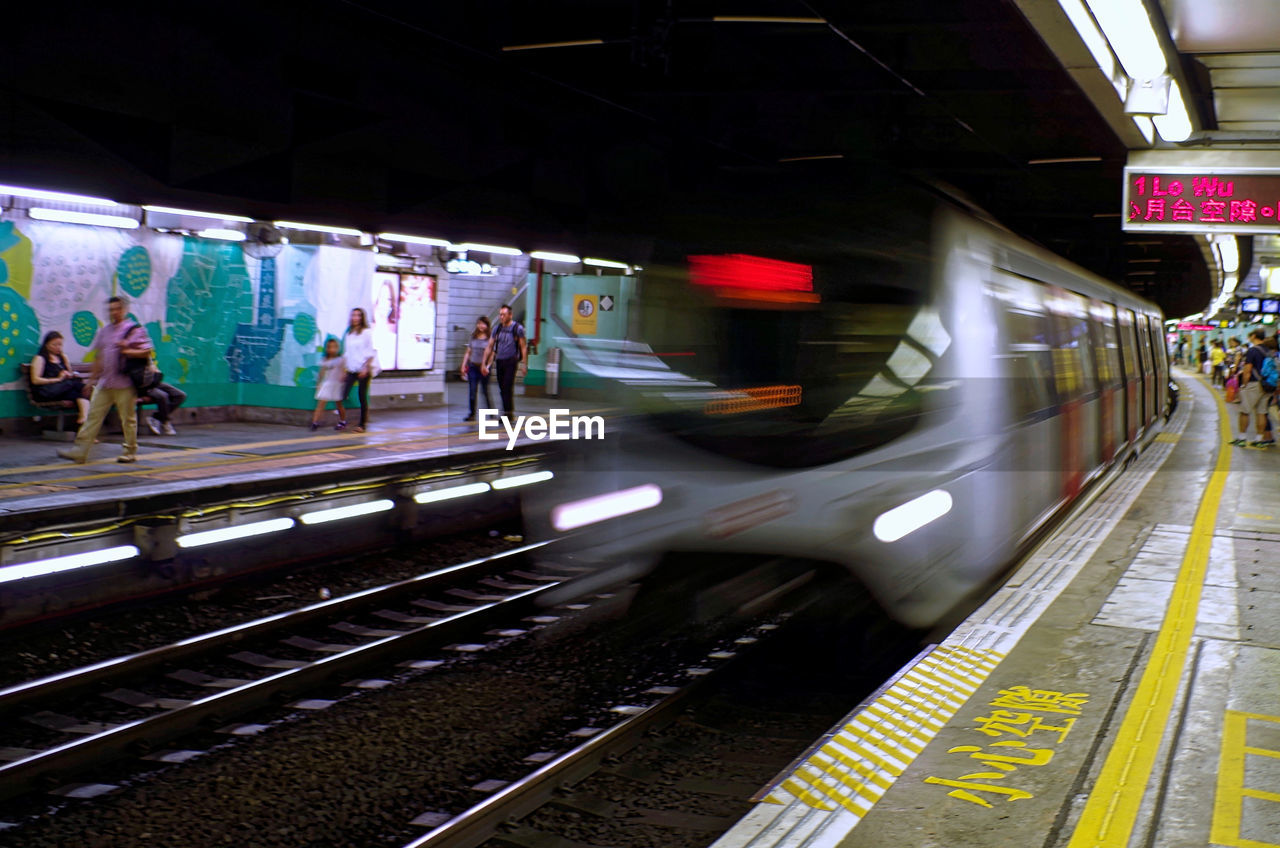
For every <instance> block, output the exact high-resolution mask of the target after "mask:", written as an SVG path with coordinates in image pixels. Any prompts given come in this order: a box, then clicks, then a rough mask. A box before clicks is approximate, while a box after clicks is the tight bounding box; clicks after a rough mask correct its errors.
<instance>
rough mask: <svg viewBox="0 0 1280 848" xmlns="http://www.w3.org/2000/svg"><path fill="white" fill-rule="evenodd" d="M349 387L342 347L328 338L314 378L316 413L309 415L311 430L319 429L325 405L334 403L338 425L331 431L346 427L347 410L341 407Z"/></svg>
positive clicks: (336, 341) (334, 340) (333, 339)
mask: <svg viewBox="0 0 1280 848" xmlns="http://www.w3.org/2000/svg"><path fill="white" fill-rule="evenodd" d="M348 391H350V387H349V386H348V385H347V366H346V362H345V361H344V360H343V358H342V346H341V345H339V344H338V340H337V339H335V338H330V339H329V340H328V341H326V342H325V343H324V361H323V362H321V363H320V375H319V376H318V377H317V378H316V411H315V412H313V413H312V414H311V429H312V430H319V429H320V417H321V416H322V415H324V407H325V404H327V403H329V402H330V401H335V402H337V404H338V423H337V424H335V425H333V429H335V430H342V429H345V428H346V426H347V410H346V409H345V408H344V407H343V406H342V401H343V400H344V399H345V398H346V396H347V392H348Z"/></svg>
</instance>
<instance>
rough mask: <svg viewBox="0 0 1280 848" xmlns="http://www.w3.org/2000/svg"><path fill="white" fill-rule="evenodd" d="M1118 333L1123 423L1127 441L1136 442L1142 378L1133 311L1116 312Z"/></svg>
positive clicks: (1121, 310)
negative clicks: (1122, 381) (1134, 336)
mask: <svg viewBox="0 0 1280 848" xmlns="http://www.w3.org/2000/svg"><path fill="white" fill-rule="evenodd" d="M1117 317H1118V321H1117V325H1118V329H1119V331H1120V368H1121V375H1122V379H1123V380H1124V423H1125V435H1126V437H1127V440H1128V441H1129V442H1131V443H1134V444H1136V443H1137V441H1138V415H1139V409H1138V407H1139V406H1140V401H1139V397H1138V393H1139V392H1140V391H1141V389H1142V376H1141V374H1139V372H1138V350H1137V347H1136V346H1135V345H1134V342H1133V310H1131V309H1119V310H1117Z"/></svg>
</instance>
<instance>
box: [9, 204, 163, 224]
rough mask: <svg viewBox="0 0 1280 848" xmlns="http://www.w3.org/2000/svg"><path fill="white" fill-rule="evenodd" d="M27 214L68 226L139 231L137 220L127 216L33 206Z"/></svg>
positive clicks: (39, 219)
mask: <svg viewBox="0 0 1280 848" xmlns="http://www.w3.org/2000/svg"><path fill="white" fill-rule="evenodd" d="M27 214H28V215H30V216H31V217H32V218H35V219H36V220H37V221H61V222H63V223H66V224H89V225H90V226H94V227H119V228H120V229H122V230H136V229H138V221H137V219H136V218H130V217H128V216H127V215H103V214H100V213H97V212H70V211H68V210H66V209H46V208H44V207H43V206H32V207H31V208H30V209H28V210H27Z"/></svg>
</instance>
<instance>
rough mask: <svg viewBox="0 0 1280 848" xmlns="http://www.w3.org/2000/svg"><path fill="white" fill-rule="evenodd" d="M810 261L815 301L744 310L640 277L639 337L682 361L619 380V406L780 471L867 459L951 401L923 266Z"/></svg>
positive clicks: (898, 261) (672, 272) (685, 278)
mask: <svg viewBox="0 0 1280 848" xmlns="http://www.w3.org/2000/svg"><path fill="white" fill-rule="evenodd" d="M735 258H736V259H737V260H738V261H739V262H740V263H741V262H746V261H747V260H749V259H750V257H746V256H740V255H739V256H735ZM817 258H818V257H812V258H811V262H810V263H805V267H807V268H808V269H809V271H810V273H811V274H812V289H813V301H814V302H789V301H784V300H782V299H778V300H770V299H761V298H754V299H753V298H751V297H749V295H753V294H755V293H756V292H755V291H754V290H747V289H746V288H744V289H743V291H740V292H738V291H729V290H730V288H731V287H730V286H727V285H717V286H707V285H694V284H691V276H690V275H686V274H684V273H683V270H682V269H681V268H679V267H678V266H674V267H673V266H667V267H665V268H654V267H652V266H651V267H650V269H649V270H648V271H646V274H645V277H644V280H643V282H644V285H645V289H644V291H643V293H642V298H641V301H642V303H641V308H642V309H643V310H644V319H643V321H642V330H641V332H642V334H643V335H642V338H643V340H644V342H645V343H646V344H649V345H651V346H652V349H653V350H654V351H655V353H657V354H658V355H659V357H661V356H662V355H663V354H665V353H667V352H668V351H671V352H676V353H679V354H681V355H680V358H678V359H676V358H671V359H668V360H667V364H669V365H670V366H671V368H672V369H673V371H672V373H669V374H668V375H667V377H668V379H667V380H666V382H665V383H656V382H655V383H654V384H652V385H642V384H639V383H637V382H632V383H630V384H629V387H630V390H631V395H630V397H629V399H628V403H629V404H630V405H631V406H632V408H633V409H636V410H638V411H641V412H643V413H644V414H646V415H647V416H649V420H650V421H651V422H652V423H654V424H655V425H657V426H658V427H660V428H661V429H663V430H665V431H666V432H669V433H671V434H673V435H675V436H677V437H679V438H681V439H684V440H685V441H688V442H690V443H693V444H696V445H698V446H699V447H701V448H703V449H706V450H709V451H713V452H715V453H718V454H721V455H724V456H729V457H733V458H736V459H741V460H744V461H750V462H754V463H759V464H762V465H772V466H780V467H803V466H808V465H818V464H824V463H828V462H833V461H836V460H838V459H842V458H845V457H848V456H853V455H856V454H858V453H861V452H864V451H867V450H870V449H871V448H874V447H878V446H880V445H882V444H886V443H888V442H890V441H892V440H894V439H896V438H898V437H899V436H901V435H902V434H904V433H906V432H907V431H909V430H910V429H912V428H913V427H915V426H916V424H917V423H918V422H919V421H920V419H921V417H922V416H923V415H925V414H926V413H928V412H929V411H931V410H934V409H937V408H939V407H940V406H944V405H949V404H951V403H954V402H955V395H956V393H954V392H951V391H949V390H950V389H951V388H954V387H955V386H957V385H958V383H957V382H955V381H952V380H946V379H942V378H940V377H939V376H938V375H939V373H940V371H941V369H940V368H939V365H940V364H941V363H942V362H943V361H944V356H946V355H947V352H948V351H949V350H950V349H951V348H952V346H953V345H952V340H953V337H954V333H953V331H952V330H949V329H948V327H947V320H946V316H944V315H943V314H941V313H940V312H939V311H938V310H937V309H936V308H934V307H933V306H932V304H930V303H929V302H928V301H927V298H926V297H925V295H924V291H923V290H924V288H925V287H926V286H927V284H928V280H929V277H928V274H927V272H926V271H925V270H924V266H923V265H922V264H917V263H916V262H915V261H914V259H913V257H911V256H909V255H907V254H905V253H902V254H899V255H897V256H895V257H892V258H886V257H884V256H871V255H868V256H865V257H863V258H862V260H861V261H860V262H858V263H856V264H850V263H848V262H843V261H841V262H821V261H812V260H816V259H817ZM655 272H656V273H655ZM875 281H878V282H875ZM730 295H732V296H730ZM673 315H679V316H680V320H678V321H673V320H672V316H673ZM676 371H678V372H679V373H678V374H676V373H674V372H676ZM672 376H676V377H680V378H683V379H684V380H685V381H686V382H685V383H684V384H683V385H676V384H674V383H672V382H671V380H670V378H671V377H672Z"/></svg>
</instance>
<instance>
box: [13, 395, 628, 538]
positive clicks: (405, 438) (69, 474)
mask: <svg viewBox="0 0 1280 848" xmlns="http://www.w3.org/2000/svg"><path fill="white" fill-rule="evenodd" d="M491 388H493V391H494V397H495V399H496V397H497V390H496V387H491ZM446 389H447V396H448V401H449V404H448V405H447V406H444V407H433V408H426V409H379V410H372V411H371V412H370V426H369V429H368V431H367V432H365V433H353V432H351V431H350V430H349V429H348V430H345V431H342V432H335V431H334V430H333V424H334V423H335V421H336V417H335V414H334V412H333V411H332V410H330V411H329V412H327V413H326V415H325V418H324V422H323V426H322V427H321V429H319V430H317V431H314V432H312V431H310V430H308V429H307V428H306V427H305V426H303V427H299V426H297V425H294V424H280V423H269V422H268V423H254V422H224V423H217V424H196V425H185V424H181V422H179V431H178V435H176V436H155V435H152V433H151V432H150V430H149V429H148V428H147V427H146V426H145V425H144V424H143V423H142V421H141V418H140V420H139V428H138V446H139V450H138V461H137V462H136V463H132V464H128V465H122V464H119V463H117V462H116V457H117V456H119V455H120V452H121V451H120V441H121V435H120V434H119V433H118V432H115V433H108V432H106V431H104V432H103V434H102V435H101V436H100V437H99V438H100V440H101V444H97V445H94V448H93V450H92V451H91V453H90V461H89V462H88V463H85V464H83V465H77V464H75V463H72V462H69V461H67V460H65V459H61V458H60V457H59V456H58V455H57V451H58V449H60V448H66V447H69V444H67V443H61V442H52V441H46V440H42V439H39V438H34V437H31V436H0V521H3V522H4V523H6V524H10V525H13V526H17V524H18V522H17V520H16V519H17V518H18V516H23V517H24V518H25V519H27V520H26V521H25V522H24V523H25V524H26V525H27V526H30V525H31V522H33V521H36V520H38V515H39V514H40V513H51V512H53V511H59V512H62V511H65V510H66V509H67V508H72V509H81V510H84V511H86V512H87V511H89V510H90V507H91V506H92V505H100V504H104V503H105V504H111V503H114V502H116V501H119V500H121V499H124V498H134V497H142V496H148V497H150V496H155V495H166V496H172V497H173V498H175V499H177V500H181V499H182V498H183V497H184V496H189V495H193V494H194V493H196V492H199V491H203V490H211V489H218V488H222V487H226V486H228V485H230V484H233V483H244V482H249V481H265V482H268V483H270V482H279V481H281V480H283V479H287V478H291V477H295V476H298V475H302V474H305V473H310V472H315V471H335V472H336V471H339V470H350V469H362V470H363V471H367V472H370V473H376V472H377V470H378V469H379V468H381V467H384V466H385V467H391V466H394V465H397V464H401V463H403V462H405V461H406V460H423V459H432V458H450V457H458V458H466V457H468V456H471V455H475V454H480V453H485V452H489V451H494V450H497V451H499V452H505V450H506V446H507V436H506V435H505V433H503V434H502V438H501V439H500V440H498V441H481V440H480V439H479V438H478V435H477V429H476V424H475V423H469V422H465V421H463V417H464V416H465V415H466V412H467V386H466V384H465V383H457V382H449V383H447V384H446ZM517 390H518V391H517V395H518V396H517V400H516V413H517V415H528V414H537V415H545V414H546V413H547V412H548V411H549V410H550V409H552V408H556V409H568V410H570V412H571V413H572V414H590V415H603V416H606V417H608V416H609V410H607V409H604V408H602V407H601V406H600V404H598V403H596V404H590V403H586V402H583V401H569V400H562V399H556V398H545V397H537V398H533V397H524V396H523V395H521V394H520V391H519V390H520V387H517ZM358 419H359V412H358V410H355V411H354V414H353V411H352V410H348V421H349V423H351V424H354V423H356V422H357V421H358ZM498 430H499V432H501V428H500V427H499V428H498ZM518 444H521V445H528V444H530V441H529V440H528V439H522V440H521V441H519V442H518Z"/></svg>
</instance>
